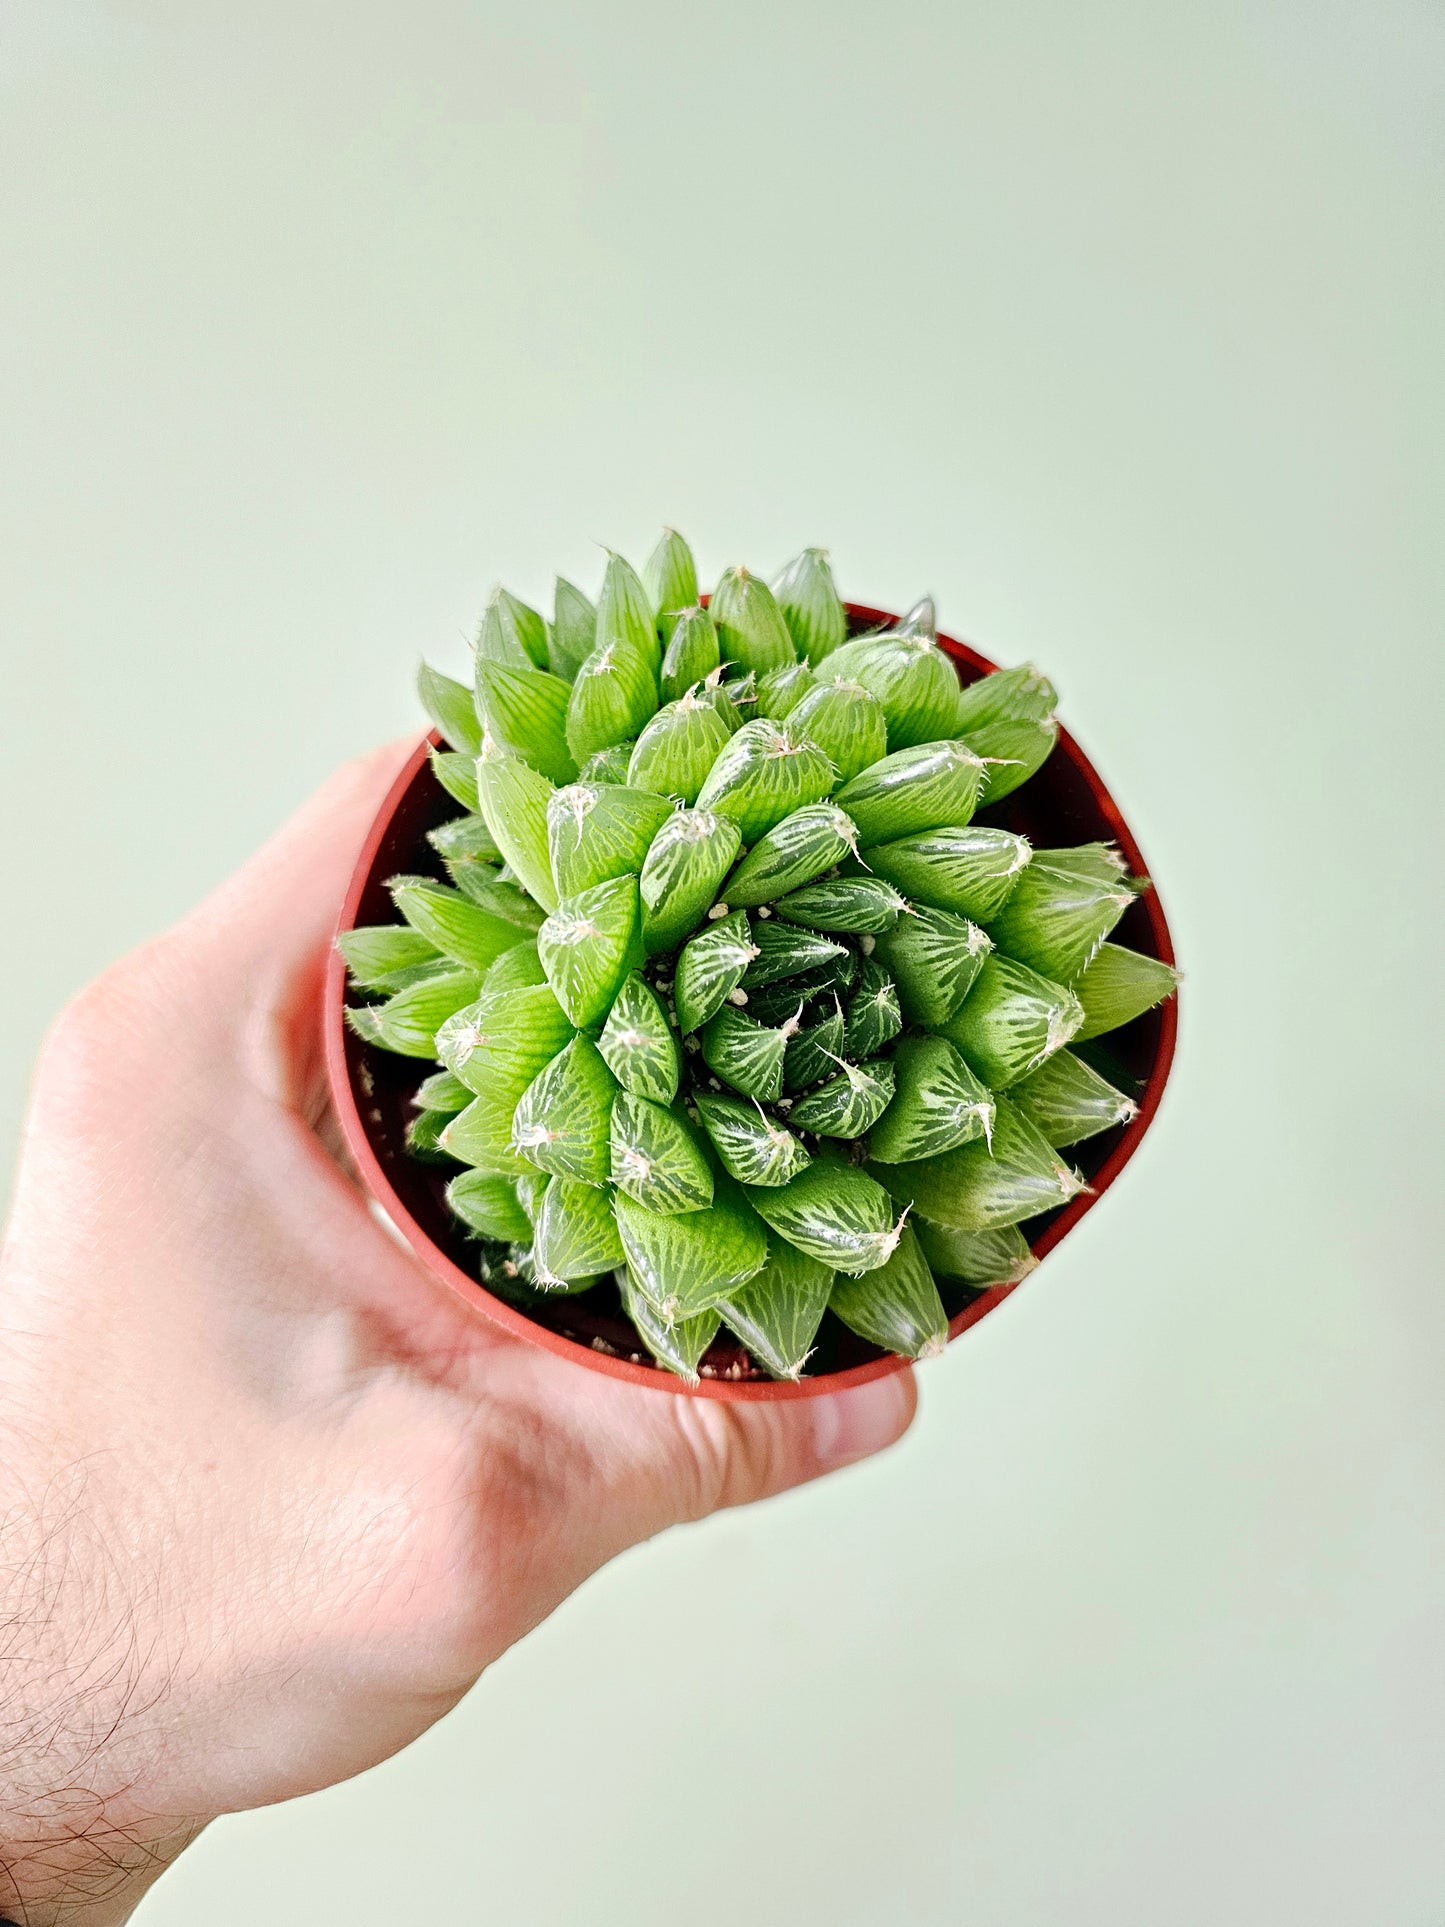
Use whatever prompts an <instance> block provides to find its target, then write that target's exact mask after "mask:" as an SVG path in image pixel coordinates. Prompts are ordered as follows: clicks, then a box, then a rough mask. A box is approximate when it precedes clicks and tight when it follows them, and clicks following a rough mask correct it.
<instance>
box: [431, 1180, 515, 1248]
mask: <svg viewBox="0 0 1445 1927" xmlns="http://www.w3.org/2000/svg"><path fill="white" fill-rule="evenodd" d="M447 1203H448V1205H449V1206H450V1207H451V1209H452V1211H453V1212H454V1213H455V1215H456V1216H457V1217H459V1218H460V1219H461V1221H462V1223H463V1224H464V1225H465V1226H466V1227H467V1229H468V1230H469V1231H474V1232H475V1233H476V1235H477V1236H478V1237H479V1238H494V1239H495V1240H496V1241H497V1243H498V1244H504V1245H506V1244H527V1243H529V1242H530V1240H531V1237H532V1225H531V1221H530V1220H529V1218H528V1217H527V1214H526V1212H525V1211H524V1210H523V1209H522V1207H521V1205H520V1204H519V1203H518V1202H517V1187H516V1185H515V1184H514V1183H513V1182H512V1180H511V1179H510V1178H494V1177H489V1176H488V1175H487V1173H486V1172H485V1171H463V1172H461V1173H460V1175H459V1176H457V1177H455V1178H453V1179H452V1181H451V1183H450V1184H449V1185H448V1186H447Z"/></svg>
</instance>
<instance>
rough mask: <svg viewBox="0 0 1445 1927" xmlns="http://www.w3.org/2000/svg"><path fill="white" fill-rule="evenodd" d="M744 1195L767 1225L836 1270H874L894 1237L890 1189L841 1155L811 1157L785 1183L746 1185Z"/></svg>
mask: <svg viewBox="0 0 1445 1927" xmlns="http://www.w3.org/2000/svg"><path fill="white" fill-rule="evenodd" d="M747 1195H748V1200H749V1202H750V1203H751V1205H752V1207H753V1209H754V1210H755V1211H756V1212H757V1213H758V1215H759V1216H760V1217H761V1218H763V1219H764V1220H765V1222H766V1223H767V1225H768V1227H769V1229H770V1230H772V1231H775V1232H776V1233H777V1234H778V1236H779V1237H780V1238H786V1239H787V1241H788V1243H789V1244H792V1245H796V1246H797V1248H798V1249H799V1251H802V1252H805V1253H806V1254H807V1255H808V1257H810V1258H816V1259H817V1260H818V1261H819V1263H820V1264H825V1265H831V1266H832V1267H833V1269H834V1270H835V1271H846V1272H849V1273H857V1272H861V1271H872V1270H874V1269H875V1268H876V1267H877V1266H879V1265H881V1264H884V1263H886V1262H887V1260H888V1258H889V1257H890V1256H891V1255H892V1253H893V1250H894V1247H895V1246H896V1245H897V1243H898V1230H899V1227H898V1225H896V1224H895V1223H894V1213H893V1206H892V1204H891V1202H890V1200H889V1197H888V1193H887V1192H886V1191H885V1190H884V1189H883V1186H882V1185H881V1184H879V1183H878V1182H877V1180H876V1179H874V1178H871V1177H869V1175H868V1173H867V1172H866V1171H864V1170H862V1169H861V1168H860V1167H859V1166H858V1165H856V1164H845V1163H843V1161H842V1160H841V1159H840V1158H833V1157H826V1158H824V1157H820V1158H815V1159H814V1160H813V1162H812V1163H811V1164H810V1165H808V1166H807V1168H806V1169H805V1170H803V1171H800V1172H799V1173H798V1175H797V1176H796V1177H794V1178H790V1179H789V1180H788V1182H787V1183H786V1184H784V1185H779V1186H778V1187H777V1188H776V1189H766V1188H764V1187H762V1186H759V1185H750V1186H749V1187H748V1194H747ZM900 1222H901V1221H900Z"/></svg>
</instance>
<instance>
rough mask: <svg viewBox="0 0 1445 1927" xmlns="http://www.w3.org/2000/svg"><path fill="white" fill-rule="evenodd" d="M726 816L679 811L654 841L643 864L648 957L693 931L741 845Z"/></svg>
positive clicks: (734, 825)
mask: <svg viewBox="0 0 1445 1927" xmlns="http://www.w3.org/2000/svg"><path fill="white" fill-rule="evenodd" d="M741 841H742V839H741V835H740V833H739V831H738V826H737V824H736V823H734V822H733V821H732V819H731V818H730V817H727V816H718V815H715V814H714V813H713V812H712V811H711V810H677V811H676V812H674V814H673V815H672V816H670V817H669V818H668V819H667V821H666V822H665V823H664V824H663V826H662V828H661V829H660V830H659V831H658V832H657V835H656V836H655V837H654V838H653V840H652V844H651V847H650V848H649V850H648V852H647V856H646V858H645V860H644V862H643V865H642V877H641V883H642V940H643V943H644V945H645V946H646V949H647V953H648V955H649V956H656V955H657V954H658V952H660V951H664V950H671V949H673V948H674V946H675V945H677V944H679V943H680V942H681V941H682V939H683V938H684V937H685V936H686V935H687V934H688V932H689V931H690V930H695V929H696V928H697V926H698V924H699V923H701V922H702V920H703V918H704V917H705V916H706V914H707V912H708V909H709V907H710V906H711V904H712V903H713V901H714V899H715V898H716V896H717V892H718V885H719V884H720V883H721V882H722V880H723V878H724V877H725V876H726V875H727V873H728V871H729V870H730V869H731V868H732V866H733V861H734V859H735V858H736V856H737V853H738V847H739V844H740V843H741Z"/></svg>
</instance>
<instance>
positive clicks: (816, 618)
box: [773, 549, 848, 663]
mask: <svg viewBox="0 0 1445 1927" xmlns="http://www.w3.org/2000/svg"><path fill="white" fill-rule="evenodd" d="M773 594H774V596H775V597H776V599H777V604H778V608H779V610H780V611H781V613H782V617H783V620H784V622H786V623H787V625H788V632H789V634H790V635H791V636H792V638H793V646H794V648H795V649H796V650H797V652H798V654H799V655H800V656H806V657H807V659H808V661H809V662H813V663H817V662H821V661H822V660H823V658H824V656H830V655H831V654H832V653H833V651H834V650H835V649H837V648H838V647H839V646H840V645H841V644H842V643H844V642H846V641H847V638H848V613H847V611H846V610H845V609H844V607H843V603H842V600H841V598H840V597H839V594H838V587H837V584H836V583H835V582H834V580H833V571H832V569H831V568H830V567H829V565H828V552H827V550H826V549H804V551H803V553H802V554H801V555H800V556H796V557H795V558H794V559H793V560H792V561H791V562H790V563H789V564H788V566H787V568H785V569H784V570H783V572H782V574H781V575H780V576H779V577H778V579H777V581H776V582H775V583H774V584H773Z"/></svg>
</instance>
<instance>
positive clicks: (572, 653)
mask: <svg viewBox="0 0 1445 1927" xmlns="http://www.w3.org/2000/svg"><path fill="white" fill-rule="evenodd" d="M549 642H550V647H549V650H548V665H547V666H548V667H549V668H550V669H551V671H552V674H553V675H554V676H560V677H561V678H562V680H563V682H572V681H573V680H574V679H575V678H576V675H577V671H578V670H579V669H580V668H581V667H582V665H583V663H584V662H586V660H587V658H588V657H589V656H590V655H591V654H592V651H593V650H594V649H595V648H596V647H597V611H596V610H595V609H594V608H593V606H592V604H591V602H590V601H589V600H588V599H587V597H586V596H585V595H583V593H582V591H581V590H580V589H579V588H578V587H577V586H576V584H575V583H572V582H569V581H568V580H567V578H566V577H565V576H561V575H559V576H558V578H557V590H556V597H555V600H554V602H553V605H552V633H551V636H550V638H549Z"/></svg>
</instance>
